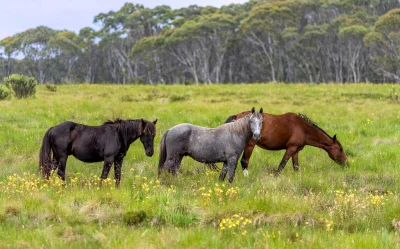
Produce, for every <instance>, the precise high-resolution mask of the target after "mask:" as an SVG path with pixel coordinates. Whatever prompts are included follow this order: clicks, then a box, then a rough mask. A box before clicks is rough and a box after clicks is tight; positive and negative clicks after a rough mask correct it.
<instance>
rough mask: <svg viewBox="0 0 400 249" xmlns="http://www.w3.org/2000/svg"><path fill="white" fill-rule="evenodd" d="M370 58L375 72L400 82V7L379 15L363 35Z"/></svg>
mask: <svg viewBox="0 0 400 249" xmlns="http://www.w3.org/2000/svg"><path fill="white" fill-rule="evenodd" d="M364 42H365V43H366V45H367V46H368V47H369V48H370V49H371V53H370V59H371V60H372V62H373V64H374V66H373V69H374V70H375V71H377V73H379V74H381V75H383V76H384V77H385V78H387V79H389V80H390V81H395V82H397V83H400V8H397V9H393V10H391V11H389V12H387V13H386V14H384V15H382V16H380V17H379V19H378V20H377V21H376V23H375V26H374V29H373V30H372V31H371V32H369V33H368V34H366V35H365V37H364Z"/></svg>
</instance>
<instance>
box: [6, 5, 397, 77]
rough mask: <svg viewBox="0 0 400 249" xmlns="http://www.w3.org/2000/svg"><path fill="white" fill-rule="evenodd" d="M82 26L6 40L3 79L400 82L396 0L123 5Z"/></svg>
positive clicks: (33, 31)
mask: <svg viewBox="0 0 400 249" xmlns="http://www.w3.org/2000/svg"><path fill="white" fill-rule="evenodd" d="M93 21H94V23H95V24H97V25H98V26H99V27H100V28H99V29H98V30H95V29H93V28H90V27H83V28H82V29H81V30H80V31H79V32H78V33H75V32H72V31H69V30H53V29H51V28H48V27H45V26H39V27H36V28H32V29H29V30H26V31H24V32H21V33H18V34H15V35H14V36H12V37H7V38H5V39H3V40H1V41H0V81H1V80H2V78H4V77H7V76H9V75H11V74H13V73H19V74H25V75H28V76H33V77H35V78H36V79H37V80H38V82H39V83H57V84H58V83H82V82H86V83H116V84H128V83H141V84H158V83H160V84H176V83H178V84H192V83H204V84H211V83H243V82H271V81H272V82H275V81H276V82H316V83H322V82H327V83H347V82H356V83H358V82H374V83H386V82H390V83H393V82H396V83H399V82H400V2H399V1H398V0H381V1H378V0H373V1H369V0H368V1H366V0H329V1H320V0H300V1H290V0H288V1H270V0H262V1H261V0H251V1H249V2H246V3H244V4H231V5H226V6H222V7H221V8H216V7H210V6H208V7H200V6H197V5H191V6H189V7H187V8H180V9H171V8H170V7H169V6H166V5H163V6H158V7H155V8H146V7H144V6H143V5H139V4H133V3H126V4H124V5H123V6H122V7H121V8H120V9H119V10H118V11H109V12H108V13H100V14H98V15H96V16H95V17H94V19H93Z"/></svg>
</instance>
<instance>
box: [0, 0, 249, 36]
mask: <svg viewBox="0 0 400 249" xmlns="http://www.w3.org/2000/svg"><path fill="white" fill-rule="evenodd" d="M125 2H130V1H128V0H0V40H2V39H4V38H5V37H7V36H13V35H14V34H16V33H20V32H23V31H25V30H27V29H30V28H36V27H37V26H41V25H43V26H47V27H50V28H52V29H57V30H63V29H67V30H71V31H75V32H78V31H79V30H80V29H81V28H84V27H87V26H91V27H96V26H95V25H94V24H93V18H94V16H96V15H97V14H99V13H101V12H103V13H104V12H105V13H106V12H108V11H110V10H119V9H120V8H121V7H122V5H123V4H124V3H125ZM244 2H247V0H138V1H133V3H134V4H136V3H138V4H142V5H144V6H145V7H148V8H154V7H155V6H159V5H168V6H170V7H171V8H172V9H178V8H182V7H188V6H189V5H193V4H196V5H199V6H208V5H210V6H215V7H221V6H222V5H228V4H231V3H244Z"/></svg>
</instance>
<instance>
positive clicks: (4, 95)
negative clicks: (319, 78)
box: [0, 88, 10, 100]
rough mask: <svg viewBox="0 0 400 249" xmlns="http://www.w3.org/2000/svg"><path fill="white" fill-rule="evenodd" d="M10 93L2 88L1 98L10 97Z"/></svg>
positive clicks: (0, 90) (0, 91)
mask: <svg viewBox="0 0 400 249" xmlns="http://www.w3.org/2000/svg"><path fill="white" fill-rule="evenodd" d="M9 98H10V93H9V92H8V91H6V90H4V89H2V88H0V100H4V99H9Z"/></svg>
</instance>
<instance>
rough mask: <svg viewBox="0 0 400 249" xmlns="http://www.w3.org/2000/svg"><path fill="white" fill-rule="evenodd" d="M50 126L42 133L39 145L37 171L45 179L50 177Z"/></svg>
mask: <svg viewBox="0 0 400 249" xmlns="http://www.w3.org/2000/svg"><path fill="white" fill-rule="evenodd" d="M51 129H52V128H50V129H48V130H47V132H46V134H44V137H43V141H42V146H41V147H40V154H39V171H40V173H41V174H42V176H43V177H44V178H46V179H48V178H49V177H50V173H51V169H52V167H51V147H50V146H51V142H50V131H51Z"/></svg>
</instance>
